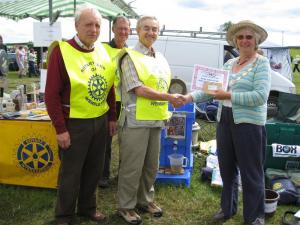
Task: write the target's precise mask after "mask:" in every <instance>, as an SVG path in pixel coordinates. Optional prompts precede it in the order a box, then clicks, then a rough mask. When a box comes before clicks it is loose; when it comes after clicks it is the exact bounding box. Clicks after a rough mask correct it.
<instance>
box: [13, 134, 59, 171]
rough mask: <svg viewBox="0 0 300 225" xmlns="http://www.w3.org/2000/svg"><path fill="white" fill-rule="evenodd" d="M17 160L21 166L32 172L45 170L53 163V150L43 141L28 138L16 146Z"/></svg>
mask: <svg viewBox="0 0 300 225" xmlns="http://www.w3.org/2000/svg"><path fill="white" fill-rule="evenodd" d="M17 160H18V163H19V165H20V166H21V167H23V168H24V169H26V170H28V171H30V172H32V173H39V172H45V171H47V170H49V169H50V168H51V166H52V165H53V152H52V150H51V148H50V146H49V144H48V143H46V142H45V141H43V140H41V139H39V138H29V139H26V140H25V141H23V143H22V144H21V145H20V146H19V147H18V150H17Z"/></svg>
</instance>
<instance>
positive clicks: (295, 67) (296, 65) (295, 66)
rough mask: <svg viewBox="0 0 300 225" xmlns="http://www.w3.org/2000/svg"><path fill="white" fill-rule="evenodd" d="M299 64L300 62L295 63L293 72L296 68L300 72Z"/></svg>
mask: <svg viewBox="0 0 300 225" xmlns="http://www.w3.org/2000/svg"><path fill="white" fill-rule="evenodd" d="M298 65H299V64H295V65H294V69H293V73H295V71H296V70H297V71H298V72H300V70H299V67H298Z"/></svg>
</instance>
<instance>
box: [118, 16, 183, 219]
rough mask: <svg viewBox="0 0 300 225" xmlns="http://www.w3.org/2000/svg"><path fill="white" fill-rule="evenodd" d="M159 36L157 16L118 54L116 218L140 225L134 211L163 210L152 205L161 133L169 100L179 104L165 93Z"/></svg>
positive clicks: (140, 25) (166, 70)
mask: <svg viewBox="0 0 300 225" xmlns="http://www.w3.org/2000/svg"><path fill="white" fill-rule="evenodd" d="M158 32H159V23H158V21H157V19H156V18H155V17H151V16H144V17H141V18H140V19H139V20H138V22H137V33H138V36H139V42H138V43H137V44H136V46H135V47H134V50H130V49H123V51H122V53H120V54H119V59H120V63H119V65H120V68H119V69H120V76H121V85H120V89H121V102H122V105H123V109H122V112H121V115H120V118H119V126H120V128H119V144H120V169H119V180H118V201H119V208H118V214H119V215H120V216H121V217H122V218H123V219H124V220H125V221H127V222H128V223H130V224H139V223H141V222H142V219H141V217H140V215H138V213H137V212H136V211H135V209H136V208H138V209H140V210H142V211H145V212H148V213H150V214H151V215H152V216H154V217H161V216H162V213H163V211H162V209H161V208H160V207H159V206H157V205H156V204H155V203H154V187H153V184H154V182H155V178H156V173H157V170H158V161H159V150H160V132H161V129H162V127H164V121H165V120H167V119H168V118H169V117H170V113H169V112H168V101H169V102H171V103H172V104H173V105H174V106H175V107H176V106H180V105H182V104H183V103H182V102H181V98H180V95H177V94H168V93H167V91H168V88H169V84H170V80H171V71H170V67H169V65H168V63H167V61H166V59H165V58H164V57H163V56H162V55H161V54H160V53H159V52H155V51H154V49H153V47H152V45H153V43H154V42H155V41H156V39H157V36H158Z"/></svg>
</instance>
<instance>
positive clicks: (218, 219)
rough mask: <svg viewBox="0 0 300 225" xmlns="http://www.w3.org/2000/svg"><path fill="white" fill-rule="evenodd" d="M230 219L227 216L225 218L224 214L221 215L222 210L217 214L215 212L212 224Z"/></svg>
mask: <svg viewBox="0 0 300 225" xmlns="http://www.w3.org/2000/svg"><path fill="white" fill-rule="evenodd" d="M228 219H230V217H229V216H225V214H224V213H223V211H222V210H220V211H219V212H217V213H216V214H215V215H214V217H213V221H214V222H220V223H221V222H225V221H226V220H228Z"/></svg>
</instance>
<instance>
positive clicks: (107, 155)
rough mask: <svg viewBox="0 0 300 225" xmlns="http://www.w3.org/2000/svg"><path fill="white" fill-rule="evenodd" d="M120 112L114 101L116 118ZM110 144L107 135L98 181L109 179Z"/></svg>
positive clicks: (118, 104)
mask: <svg viewBox="0 0 300 225" xmlns="http://www.w3.org/2000/svg"><path fill="white" fill-rule="evenodd" d="M120 111H121V102H119V101H116V112H117V118H119V115H120ZM111 143H112V136H110V135H107V140H106V150H105V161H104V169H103V173H102V176H101V178H100V179H103V180H104V179H109V176H110V161H111Z"/></svg>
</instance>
